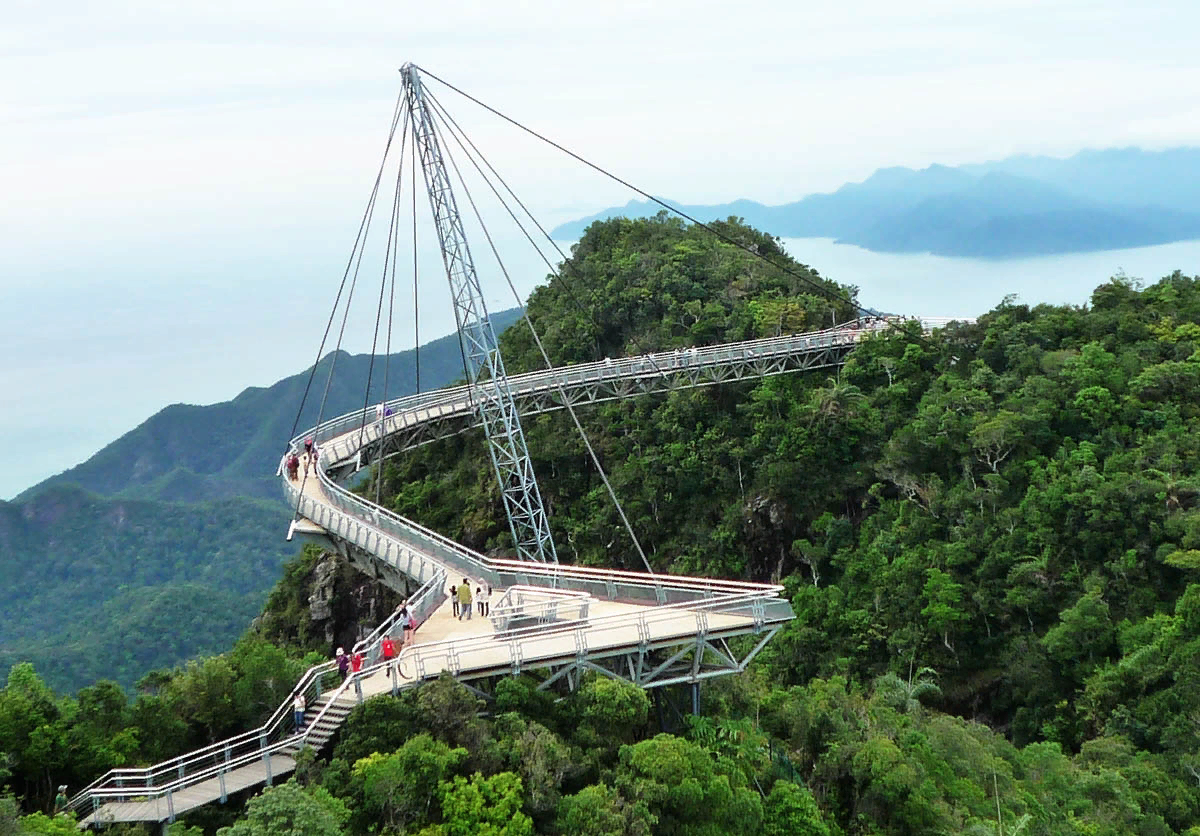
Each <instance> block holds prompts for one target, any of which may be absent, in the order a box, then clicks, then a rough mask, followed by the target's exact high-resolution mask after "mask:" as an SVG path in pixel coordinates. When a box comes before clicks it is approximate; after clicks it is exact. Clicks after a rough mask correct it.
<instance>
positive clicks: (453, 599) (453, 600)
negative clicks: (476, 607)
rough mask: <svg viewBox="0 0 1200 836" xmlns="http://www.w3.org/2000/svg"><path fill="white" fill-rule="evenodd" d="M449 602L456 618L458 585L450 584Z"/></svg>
mask: <svg viewBox="0 0 1200 836" xmlns="http://www.w3.org/2000/svg"><path fill="white" fill-rule="evenodd" d="M450 603H452V604H453V605H454V617H455V618H458V587H457V586H455V585H454V584H450Z"/></svg>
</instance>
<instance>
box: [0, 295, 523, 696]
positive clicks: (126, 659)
mask: <svg viewBox="0 0 1200 836" xmlns="http://www.w3.org/2000/svg"><path fill="white" fill-rule="evenodd" d="M517 313H518V312H517V311H516V310H509V311H502V312H500V313H498V314H496V315H494V316H493V323H494V325H495V327H496V328H498V329H502V328H504V327H506V326H507V325H508V324H510V323H511V322H513V321H514V320H515V318H516V316H517ZM335 361H336V364H337V368H336V374H335V375H334V378H333V383H332V385H331V386H330V388H329V393H328V398H327V401H326V404H325V411H324V417H325V418H330V417H333V416H336V415H341V414H343V413H345V412H349V411H351V410H353V409H361V408H362V406H363V398H364V392H366V391H367V380H368V376H369V377H370V379H371V390H370V391H371V396H372V397H376V396H379V397H382V393H383V371H384V369H383V367H384V358H381V357H380V358H376V360H375V363H374V367H373V368H372V363H371V361H370V357H368V356H364V355H350V354H346V353H344V352H339V353H337V354H333V353H331V354H329V355H326V357H324V358H323V359H322V360H321V362H320V364H318V367H317V372H316V375H315V377H314V378H313V380H314V387H313V392H312V393H311V394H310V396H309V399H308V401H307V403H306V406H305V409H304V412H303V414H302V415H301V420H300V422H299V429H300V430H303V429H304V428H306V427H309V426H312V424H313V423H315V422H316V420H317V414H318V411H319V408H320V402H321V398H322V396H323V395H324V387H325V380H326V375H327V372H328V369H329V367H330V365H332V364H333V363H334V362H335ZM420 361H421V387H422V389H428V388H436V387H439V386H445V385H446V384H448V383H451V382H453V381H454V380H456V379H458V378H460V377H461V376H462V355H461V352H460V350H459V347H458V338H457V337H456V336H450V337H443V338H441V339H439V340H434V341H433V342H431V343H429V344H428V345H426V346H423V347H422V348H421V352H420ZM387 365H388V387H387V388H388V395H389V397H400V396H402V395H407V394H411V393H413V392H414V391H416V375H415V369H416V352H414V351H406V352H401V353H398V354H394V355H392V356H391V357H390V358H388V360H387ZM310 371H311V370H309V371H305V372H301V373H299V374H296V375H293V376H291V377H288V378H285V379H283V380H281V381H278V382H276V383H275V384H273V385H271V386H269V387H267V388H252V389H247V390H246V391H244V392H242V393H241V394H240V395H238V397H237V398H235V399H234V400H232V401H227V402H225V403H219V404H211V405H208V406H191V405H185V404H176V405H174V406H170V407H167V408H166V409H163V410H162V411H161V412H159V413H157V414H156V415H154V416H153V417H151V418H150V419H149V420H147V421H146V422H145V423H143V424H142V425H141V426H139V427H137V428H136V429H134V430H131V431H130V432H128V433H126V434H125V435H123V436H122V437H121V438H119V439H117V440H116V441H114V442H113V443H112V444H110V445H109V446H108V447H106V448H104V449H103V450H101V451H100V452H99V453H97V454H96V455H95V456H93V457H92V458H90V459H88V460H87V461H86V462H84V463H82V464H80V465H79V466H78V467H75V468H72V469H71V470H68V471H66V472H65V473H62V474H59V475H58V476H55V477H52V478H51V479H47V480H46V481H45V482H42V483H41V484H39V485H37V486H35V487H33V488H31V489H29V490H28V491H26V492H25V493H23V494H22V495H21V496H20V497H18V498H17V499H16V500H14V501H12V502H0V577H3V578H5V579H6V580H7V581H8V582H7V583H5V584H3V585H0V612H3V613H4V614H5V616H6V617H5V618H3V619H0V669H3V670H8V668H9V667H11V666H12V665H13V664H15V663H16V662H19V661H26V660H29V661H36V662H37V665H38V670H39V671H40V672H41V673H42V675H43V676H45V677H46V679H47V681H48V682H50V683H51V685H53V686H54V687H56V688H60V689H63V690H74V689H76V688H79V687H81V686H83V685H85V684H87V683H89V682H92V681H94V680H95V679H97V678H101V677H104V678H109V679H114V680H116V681H118V682H120V683H121V684H123V685H125V686H126V687H129V686H132V685H133V684H134V683H135V682H136V681H137V680H138V679H139V678H140V677H142V676H143V675H144V674H146V673H147V672H149V671H151V670H153V669H155V668H161V667H165V666H170V665H173V664H177V663H179V662H182V661H184V660H186V659H188V658H191V657H193V656H195V655H197V654H200V653H215V652H218V651H221V650H223V649H225V648H227V647H229V645H230V644H231V643H232V642H233V641H234V640H236V639H237V637H238V636H239V635H241V633H242V632H243V631H244V630H245V629H246V626H247V625H248V624H249V623H250V620H251V619H252V618H254V616H255V615H257V614H258V613H259V611H260V609H261V608H262V606H263V602H264V601H265V600H266V596H267V592H268V590H270V588H271V585H272V584H273V583H274V582H275V580H276V579H278V577H279V572H280V566H281V565H282V562H283V560H284V559H285V558H286V557H287V556H289V555H294V554H295V553H296V548H297V547H296V545H295V544H294V543H288V542H287V541H286V540H285V539H284V537H285V535H286V533H287V523H288V519H289V517H288V509H287V507H286V506H285V505H284V504H283V503H282V501H281V500H280V497H281V494H280V487H279V480H278V477H276V475H275V468H276V466H277V465H278V463H279V455H280V453H281V451H282V450H283V447H284V445H285V444H286V443H287V442H288V440H289V439H290V438H291V433H292V429H293V425H294V424H295V423H296V412H297V409H298V407H299V405H300V401H301V397H302V396H303V394H304V388H305V385H306V384H307V382H308V380H309V377H310Z"/></svg>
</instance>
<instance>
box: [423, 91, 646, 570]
mask: <svg viewBox="0 0 1200 836" xmlns="http://www.w3.org/2000/svg"><path fill="white" fill-rule="evenodd" d="M431 104H433V105H434V107H433V111H434V113H435V114H436V115H437V116H438V118H440V119H442V120H443V121H442V126H443V128H444V129H445V131H446V133H449V134H450V135H451V136H453V137H454V139H455V140H456V141H458V143H459V147H460V148H462V150H463V153H464V154H466V155H467V158H468V159H469V160H470V161H471V163H472V165H474V167H475V170H476V171H478V172H479V174H480V176H481V177H482V178H483V180H484V182H485V183H487V185H488V187H489V188H490V189H491V191H492V194H494V195H495V196H496V199H497V200H499V201H500V202H501V204H502V205H503V206H504V208H505V209H506V210H507V211H508V214H509V216H510V217H511V218H512V219H513V221H514V222H516V224H517V226H518V227H520V228H521V231H522V232H523V233H525V235H526V237H527V238H529V233H528V232H526V231H525V228H524V227H523V226H522V225H521V222H520V220H519V219H518V218H517V216H516V215H515V214H514V213H513V211H512V209H510V208H509V207H508V205H507V204H505V203H504V198H503V197H502V196H501V195H500V193H499V192H498V191H497V190H496V187H495V186H494V185H493V184H492V183H491V181H489V180H488V179H487V176H486V175H485V174H484V173H483V171H482V169H480V168H479V164H478V163H476V162H475V160H474V159H473V158H472V157H471V155H470V153H469V152H467V150H466V148H465V147H464V146H463V145H462V142H461V140H459V139H458V137H457V136H456V135H455V134H454V131H453V129H451V128H450V127H449V125H448V124H447V123H446V122H445V112H444V111H441V110H440V108H438V107H437V105H436V102H433V101H432V97H431ZM446 158H447V159H448V160H450V165H451V167H453V169H454V174H455V176H457V177H458V181H459V183H460V184H461V185H462V189H463V194H465V195H466V198H467V202H468V203H470V205H471V210H472V212H474V214H475V219H476V220H477V221H478V223H479V226H480V227H481V228H482V229H483V234H484V237H485V238H486V239H487V242H488V247H489V248H490V249H491V251H492V255H493V257H494V258H495V259H496V263H497V264H498V265H499V266H500V272H501V274H502V275H503V276H504V280H505V282H507V283H508V288H509V290H510V291H512V294H513V297H514V298H515V299H516V302H517V306H518V308H519V309H520V311H521V318H522V319H523V320H524V321H525V324H526V325H527V326H528V327H529V333H530V334H531V335H532V337H533V342H534V344H535V345H536V346H537V349H538V353H539V354H541V357H542V360H543V361H544V362H545V364H546V368H547V369H552V368H554V364H553V363H551V362H550V355H549V354H547V353H546V347H545V346H544V345H543V344H542V339H541V336H540V335H539V334H538V332H537V329H536V328H535V327H534V325H533V321H532V320H530V318H529V314H528V312H527V311H526V310H525V305H524V303H523V302H522V301H521V294H520V293H518V292H517V287H516V284H514V282H513V280H512V276H511V275H510V274H509V272H508V268H507V267H506V266H505V265H504V260H503V259H502V258H501V257H500V252H499V250H498V249H497V248H496V242H495V241H494V240H493V239H492V234H491V232H489V231H488V228H487V224H485V223H484V220H483V215H482V214H481V213H480V211H479V207H478V206H477V205H476V204H475V199H474V198H473V197H472V196H471V191H470V189H469V188H468V187H467V183H466V180H465V179H464V178H463V176H462V172H461V171H460V170H459V168H458V163H457V162H455V160H454V157H453V156H451V155H450V154H449V153H447V154H446ZM514 197H515V196H514ZM535 222H536V221H535ZM530 241H531V242H532V239H530ZM538 252H539V255H540V254H541V251H540V250H539V251H538ZM543 258H544V256H543ZM553 269H554V268H553V267H551V271H552V272H553ZM555 388H556V389H557V390H558V394H559V397H560V398H561V402H562V404H563V406H564V408H565V409H566V410H567V413H568V414H569V415H570V416H571V421H572V422H573V423H574V425H575V431H576V432H577V433H578V434H579V437H580V439H581V440H582V441H583V444H584V447H585V448H586V449H587V452H588V457H589V458H590V459H591V462H592V465H593V466H594V467H595V468H596V472H597V473H599V475H600V479H601V481H602V482H603V483H604V488H605V490H606V491H607V492H608V496H609V498H610V499H611V500H612V503H613V506H614V507H615V508H616V510H617V514H618V515H619V516H620V518H621V522H622V524H623V525H624V527H625V531H626V533H627V534H628V535H629V539H630V540H631V541H632V543H633V547H634V549H635V550H636V551H637V554H638V557H640V558H641V560H642V564H643V565H644V566H645V567H646V571H647V572H648V573H649V574H651V575H653V574H654V567H652V566H651V565H650V561H649V559H648V558H647V557H646V552H645V550H643V549H642V544H641V542H640V541H639V540H638V536H637V534H636V533H635V532H634V530H633V525H632V524H630V522H629V518H628V517H627V516H626V515H625V509H624V508H623V507H622V506H621V501H620V500H619V499H618V498H617V493H616V491H615V490H613V486H612V483H611V482H610V481H609V479H608V474H607V473H605V472H604V466H603V465H602V464H601V463H600V457H599V456H597V455H596V450H595V448H594V447H593V446H592V442H591V439H590V438H588V434H587V432H586V431H585V430H584V429H583V424H582V423H581V422H580V421H579V416H578V415H577V414H576V413H575V407H574V406H573V405H572V404H571V399H570V398H569V397H568V396H567V393H566V390H565V389H564V388H563V386H562V382H561V381H555Z"/></svg>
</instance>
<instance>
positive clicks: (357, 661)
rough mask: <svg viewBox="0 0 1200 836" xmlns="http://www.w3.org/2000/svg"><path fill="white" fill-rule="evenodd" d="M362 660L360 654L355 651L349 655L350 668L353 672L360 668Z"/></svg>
mask: <svg viewBox="0 0 1200 836" xmlns="http://www.w3.org/2000/svg"><path fill="white" fill-rule="evenodd" d="M362 662H363V660H362V654H361V653H357V652H356V653H355V654H354V655H353V656H351V657H350V670H351V671H352V672H354V673H358V672H359V671H361V670H362Z"/></svg>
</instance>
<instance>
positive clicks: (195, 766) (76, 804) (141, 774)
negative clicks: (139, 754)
mask: <svg viewBox="0 0 1200 836" xmlns="http://www.w3.org/2000/svg"><path fill="white" fill-rule="evenodd" d="M444 583H445V574H444V570H443V572H442V573H441V574H439V575H436V576H435V577H434V578H431V579H430V581H429V582H428V583H426V584H425V585H424V586H422V587H421V588H420V589H419V590H418V591H417V592H416V593H415V594H414V595H413V596H412V599H411V600H410V603H409V607H410V609H409V611H410V612H414V613H415V617H416V620H417V621H418V623H419V622H421V621H423V620H424V619H426V618H428V617H429V614H430V613H432V612H433V610H434V609H436V608H437V606H438V605H439V604H440V603H441V601H442V599H443V597H444V593H443V592H442V587H443V585H444ZM398 614H399V609H397V611H396V613H393V615H392V617H391V618H389V619H388V621H386V622H385V623H384V624H383V625H380V628H379V629H377V630H376V631H375V632H373V633H372V634H371V635H370V636H368V637H367V638H366V639H364V640H362V641H360V642H359V643H358V644H356V645H355V646H354V649H353V650H352V652H363V653H364V654H365V655H366V656H367V657H368V658H370V659H375V658H378V657H379V656H380V655H381V654H380V650H379V645H380V644H381V643H382V641H383V636H384V635H386V634H388V633H389V631H390V630H394V629H395V624H396V618H397V616H398ZM336 676H337V663H336V662H334V661H328V662H322V663H320V664H318V665H314V666H312V667H311V668H309V669H308V670H307V671H305V672H304V674H303V676H301V678H300V681H299V682H297V683H296V687H295V688H293V689H292V691H291V693H290V694H288V696H287V698H286V699H284V700H283V702H282V703H281V704H280V705H279V707H278V708H277V709H276V710H275V712H274V713H273V714H272V715H271V716H270V717H269V718H268V719H267V720H266V721H265V722H264V723H262V725H260V726H258V727H257V728H255V729H251V730H250V731H247V732H243V733H242V734H238V735H234V736H233V737H230V738H227V739H225V740H220V741H217V742H216V743H211V744H209V745H207V746H203V747H201V748H199V749H196V750H194V751H191V752H188V753H186V754H184V755H180V756H179V757H176V758H171V759H169V760H165V761H162V762H160V763H156V764H153V765H152V766H148V767H143V768H129V769H113V770H110V771H108V772H107V773H105V774H104V775H102V776H101V777H100V778H98V779H96V780H95V781H93V782H92V783H91V784H89V785H88V786H87V787H85V788H84V789H83V790H81V791H80V792H78V793H76V795H75V796H74V798H72V799H71V801H70V806H69V809H71V810H73V811H75V812H77V813H80V814H81V815H87V814H89V813H91V812H92V811H93V810H94V809H95V808H96V807H98V806H99V805H100V804H102V803H105V802H106V801H111V800H114V799H119V800H132V799H148V798H157V799H160V800H161V801H162V802H163V803H164V804H165V803H167V799H168V796H169V794H170V793H171V792H173V791H175V790H178V789H180V788H182V787H185V786H191V785H194V784H195V783H198V782H199V781H202V780H206V779H207V778H212V777H218V778H221V777H223V776H224V775H227V774H229V772H230V771H231V770H233V769H236V768H237V767H238V766H243V765H245V764H246V763H250V762H254V761H257V760H259V759H260V758H262V757H264V754H265V753H270V752H276V751H278V750H279V749H281V748H285V747H286V746H288V745H289V741H291V739H292V737H293V735H294V733H295V727H294V719H293V717H294V715H293V703H294V701H295V699H296V697H297V696H298V695H300V694H303V695H304V697H305V699H306V700H307V701H308V702H309V703H310V704H316V702H317V701H318V700H320V698H321V695H322V694H323V693H324V691H325V688H326V687H327V686H328V685H330V684H331V683H332V681H333V680H334V678H335V677H336ZM291 745H293V746H294V742H292V743H291ZM164 809H165V808H164Z"/></svg>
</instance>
